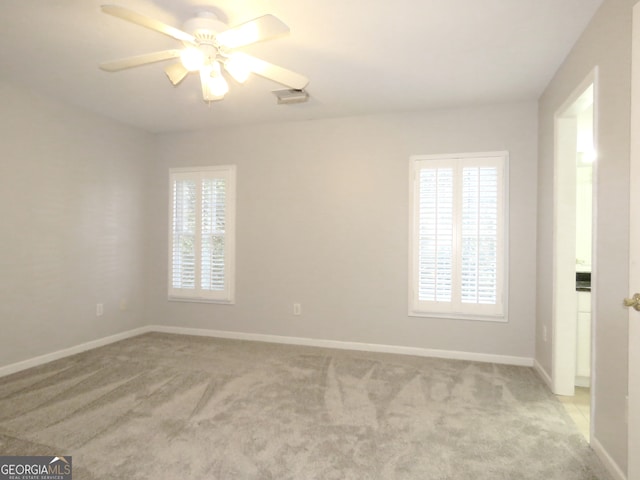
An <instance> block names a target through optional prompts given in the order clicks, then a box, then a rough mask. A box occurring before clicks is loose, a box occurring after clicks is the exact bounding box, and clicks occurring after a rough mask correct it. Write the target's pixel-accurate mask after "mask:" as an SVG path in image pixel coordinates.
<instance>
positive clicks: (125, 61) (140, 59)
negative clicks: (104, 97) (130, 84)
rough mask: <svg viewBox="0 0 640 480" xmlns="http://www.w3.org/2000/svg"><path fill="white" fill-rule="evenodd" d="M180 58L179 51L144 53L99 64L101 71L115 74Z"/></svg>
mask: <svg viewBox="0 0 640 480" xmlns="http://www.w3.org/2000/svg"><path fill="white" fill-rule="evenodd" d="M179 56H180V50H163V51H161V52H153V53H145V54H143V55H136V56H134V57H127V58H121V59H119V60H112V61H110V62H104V63H101V64H100V68H101V69H102V70H106V71H107V72H117V71H119V70H125V69H127V68H133V67H139V66H141V65H146V64H148V63H156V62H162V61H163V60H169V59H170V58H176V57H179Z"/></svg>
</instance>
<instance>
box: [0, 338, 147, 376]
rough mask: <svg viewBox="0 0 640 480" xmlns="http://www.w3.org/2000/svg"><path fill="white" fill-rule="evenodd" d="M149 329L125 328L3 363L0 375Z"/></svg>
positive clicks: (35, 365) (107, 343) (41, 363)
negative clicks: (20, 359) (104, 335)
mask: <svg viewBox="0 0 640 480" xmlns="http://www.w3.org/2000/svg"><path fill="white" fill-rule="evenodd" d="M150 331H151V329H150V328H149V327H148V326H147V327H141V328H135V329H133V330H127V331H126V332H122V333H117V334H115V335H110V336H108V337H103V338H99V339H97V340H92V341H90V342H86V343H81V344H80V345H75V346H73V347H69V348H65V349H63V350H58V351H57V352H51V353H47V354H45V355H40V356H38V357H34V358H30V359H28V360H23V361H22V362H17V363H12V364H9V365H5V366H3V367H0V377H4V376H5V375H11V374H12V373H16V372H20V371H21V370H26V369H27V368H32V367H37V366H38V365H43V364H45V363H49V362H52V361H54V360H58V359H60V358H64V357H69V356H71V355H75V354H76V353H81V352H85V351H87V350H92V349H94V348H98V347H102V346H104V345H109V344H110V343H115V342H119V341H120V340H124V339H126V338H131V337H135V336H137V335H141V334H143V333H147V332H150Z"/></svg>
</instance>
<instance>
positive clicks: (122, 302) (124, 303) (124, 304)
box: [120, 298, 129, 312]
mask: <svg viewBox="0 0 640 480" xmlns="http://www.w3.org/2000/svg"><path fill="white" fill-rule="evenodd" d="M128 309H129V302H127V299H126V298H122V299H121V300H120V311H122V312H124V311H125V310H128Z"/></svg>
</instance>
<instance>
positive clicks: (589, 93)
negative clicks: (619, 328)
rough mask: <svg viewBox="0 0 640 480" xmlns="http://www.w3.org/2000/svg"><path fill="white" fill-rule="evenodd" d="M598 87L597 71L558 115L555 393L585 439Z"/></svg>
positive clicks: (591, 380)
mask: <svg viewBox="0 0 640 480" xmlns="http://www.w3.org/2000/svg"><path fill="white" fill-rule="evenodd" d="M596 86H597V69H595V70H594V71H593V72H591V73H590V74H589V75H588V76H587V78H586V79H585V80H584V81H583V82H582V83H581V84H580V85H579V86H578V88H577V89H576V90H575V91H574V93H573V94H572V95H571V96H570V97H569V98H568V99H567V101H566V102H565V103H564V104H563V106H562V107H561V108H560V109H559V110H558V112H557V113H556V115H555V159H554V168H555V180H554V199H555V204H554V240H553V241H554V258H553V282H554V285H553V319H552V342H553V343H552V348H553V360H552V380H553V391H554V393H555V394H557V395H562V396H566V397H569V398H567V399H565V400H566V401H565V402H563V403H565V406H567V410H568V411H569V413H572V412H571V409H572V408H573V409H574V410H575V411H574V413H576V414H577V415H572V417H573V418H574V420H576V423H577V424H578V427H579V428H580V429H581V430H582V431H583V433H585V436H586V437H589V433H590V430H591V429H590V423H591V422H590V412H591V404H592V396H591V393H590V392H591V390H590V387H591V386H592V385H593V384H594V382H595V375H594V374H593V370H592V364H593V360H592V352H593V343H594V342H593V339H592V334H591V333H592V332H593V331H594V329H593V325H594V322H595V318H594V315H593V313H592V312H594V309H593V307H592V303H593V300H592V298H593V295H592V292H591V290H592V282H591V279H592V278H595V271H594V270H595V269H594V265H595V262H594V259H593V252H594V251H595V249H594V245H595V237H594V234H593V232H594V229H593V224H594V208H593V205H594V204H595V202H594V197H595V188H594V186H595V185H596V181H595V177H596V174H597V169H596V168H595V165H596V163H595V160H596V137H595V132H596V128H595V123H596V118H597V115H596V112H597V104H596V95H595V92H596V91H597V88H596ZM576 387H578V391H577V392H576ZM585 398H586V400H585ZM577 405H580V408H578V407H577Z"/></svg>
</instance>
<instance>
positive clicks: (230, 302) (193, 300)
mask: <svg viewBox="0 0 640 480" xmlns="http://www.w3.org/2000/svg"><path fill="white" fill-rule="evenodd" d="M167 300H169V301H170V302H185V303H215V304H220V305H235V303H236V302H235V301H233V300H218V299H215V298H192V297H172V296H169V297H167Z"/></svg>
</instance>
